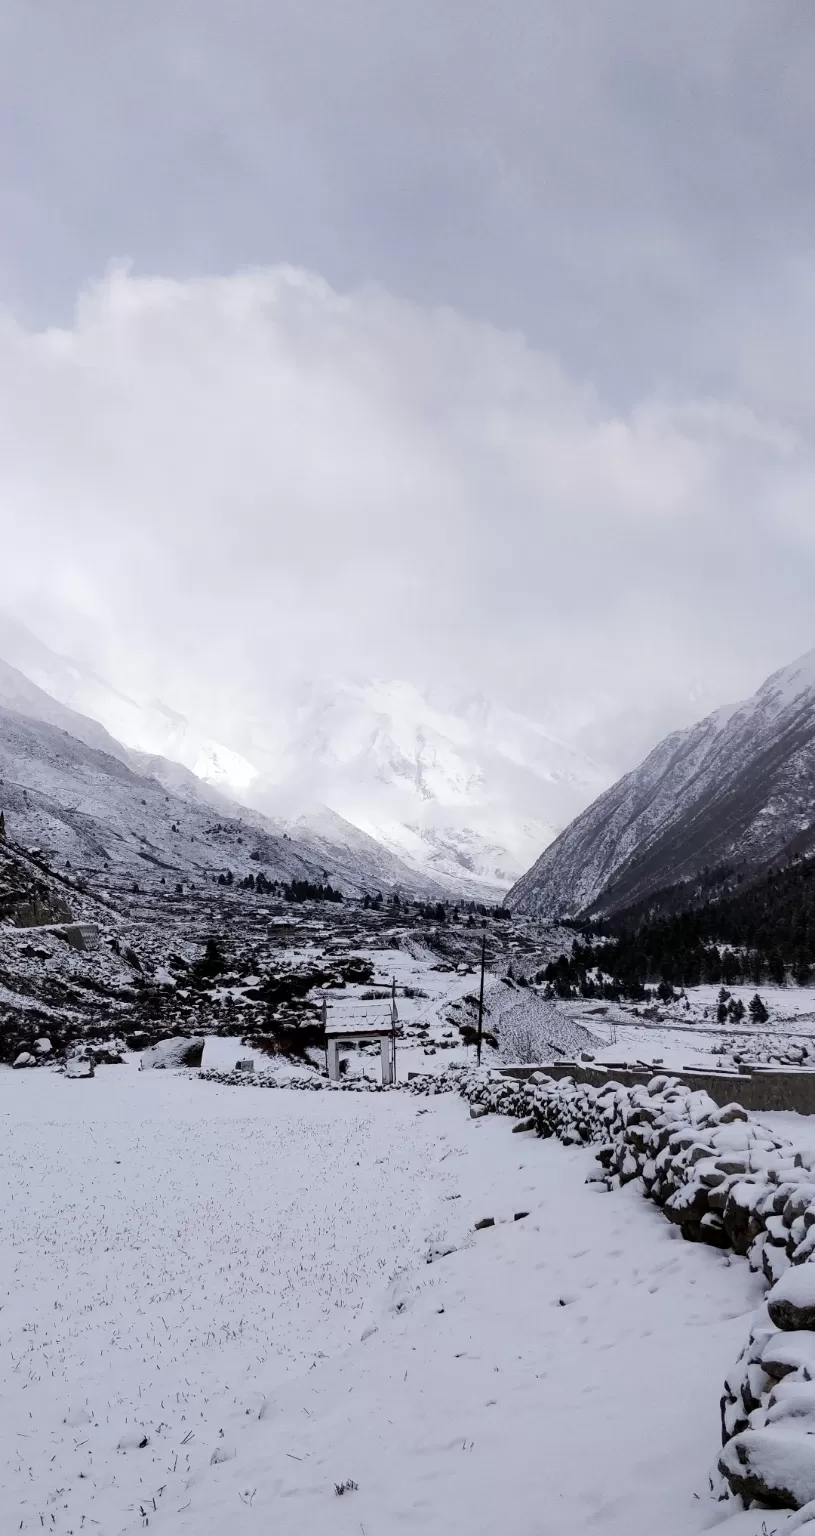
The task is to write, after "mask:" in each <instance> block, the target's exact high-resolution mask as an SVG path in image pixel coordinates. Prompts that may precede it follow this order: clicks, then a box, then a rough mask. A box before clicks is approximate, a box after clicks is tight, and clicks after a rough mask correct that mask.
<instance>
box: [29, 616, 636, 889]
mask: <svg viewBox="0 0 815 1536" xmlns="http://www.w3.org/2000/svg"><path fill="white" fill-rule="evenodd" d="M0 656H3V657H5V659H6V661H7V662H8V663H10V664H11V666H12V668H14V669H17V671H18V673H22V674H24V675H25V678H26V679H27V680H30V681H31V682H33V683H34V684H36V685H38V687H39V688H40V689H42V690H44V691H45V693H47V694H48V695H49V696H50V697H51V698H52V699H53V701H54V703H55V705H56V704H57V701H58V702H59V703H60V704H62V705H63V706H65V707H66V708H68V709H69V710H71V711H74V712H75V713H78V714H80V715H82V716H84V717H86V718H87V717H90V718H91V719H92V720H93V721H96V722H99V723H100V724H101V726H102V727H104V728H105V730H106V731H107V732H110V733H111V736H112V737H113V738H115V740H116V741H117V742H122V743H123V744H124V746H125V747H126V748H127V749H129V750H131V751H134V750H135V751H138V752H140V753H143V754H146V756H147V757H149V758H153V759H158V758H162V759H166V760H168V761H170V762H174V763H178V764H180V765H181V766H182V767H184V768H186V769H187V770H189V771H190V772H191V773H192V774H194V775H195V776H196V778H198V779H199V780H200V781H202V782H203V783H205V784H207V785H209V786H211V787H214V788H216V789H220V790H221V791H222V792H223V793H224V794H226V795H228V796H229V797H230V798H231V799H232V800H233V801H235V800H237V801H239V802H240V803H241V804H242V805H248V806H251V807H253V808H254V809H255V810H258V811H260V812H262V813H263V814H264V815H265V816H267V817H271V818H273V819H275V821H276V824H277V825H278V826H279V827H280V828H281V829H285V830H286V831H287V832H288V834H289V836H292V837H297V838H298V839H300V840H302V839H303V838H304V837H305V836H306V835H307V833H309V832H311V833H312V834H313V835H314V837H315V839H317V841H320V840H322V839H323V838H324V837H325V827H326V816H327V815H329V816H330V813H332V812H333V813H334V815H335V816H338V817H341V818H342V820H343V822H345V823H350V824H351V825H353V826H354V827H355V828H357V829H358V830H359V832H360V834H362V835H365V836H367V837H368V838H369V839H375V840H376V842H378V843H379V844H381V845H382V846H383V848H384V849H386V850H389V852H390V854H391V855H393V856H395V857H396V858H398V859H399V860H400V861H401V862H402V863H403V864H407V865H408V866H409V867H410V868H411V869H412V870H413V871H414V875H415V876H416V877H419V878H424V879H425V880H426V879H428V878H429V879H431V880H432V881H434V882H438V883H439V884H441V885H443V886H446V887H447V888H448V889H450V888H453V889H456V890H458V892H459V893H461V894H463V895H466V896H476V897H478V898H484V896H485V895H486V896H489V893H490V891H491V892H492V893H493V899H495V897H499V898H500V896H501V895H502V894H503V892H504V891H505V890H506V889H507V887H508V886H509V885H510V884H511V883H512V881H513V880H514V879H515V878H517V876H518V875H519V874H520V872H521V871H522V870H523V869H524V868H526V867H527V866H528V864H529V863H530V861H531V860H532V859H533V858H535V857H536V856H537V854H538V853H539V852H540V850H541V848H543V847H545V846H546V844H547V843H548V842H550V841H551V840H552V838H553V837H555V836H556V835H557V833H558V831H559V830H560V829H561V828H562V827H564V826H565V825H566V824H567V823H568V822H570V821H571V819H572V818H573V817H574V816H575V815H576V814H577V813H578V812H579V811H580V810H582V809H583V807H584V806H585V805H586V804H587V803H588V802H589V801H590V800H591V799H592V797H593V796H594V795H596V794H597V793H598V792H599V791H600V790H601V789H603V788H604V787H605V786H606V784H608V782H609V780H610V777H611V774H610V773H609V771H608V770H607V769H605V768H604V767H603V766H601V765H598V764H596V763H594V762H593V761H592V760H591V759H590V758H589V757H588V756H587V755H586V754H585V753H583V752H581V751H579V750H578V749H576V748H575V747H573V746H571V745H569V743H568V742H564V741H563V740H561V739H560V738H559V736H558V734H557V732H556V731H552V730H549V729H547V728H546V727H545V726H543V725H541V724H539V723H537V722H535V721H532V720H529V719H527V718H525V717H524V716H523V715H520V714H518V713H517V712H514V711H512V710H509V709H505V708H503V707H500V706H497V705H495V704H493V703H491V702H490V701H489V700H487V699H485V698H483V697H481V696H480V695H467V696H458V695H455V694H443V693H442V692H440V691H438V690H437V691H436V692H433V691H427V690H425V691H423V690H421V689H418V688H416V687H415V686H413V685H412V684H410V683H407V682H404V681H393V680H391V681H384V682H374V681H366V680H356V681H349V680H345V681H336V682H331V683H330V684H328V683H317V682H309V683H303V682H300V683H295V684H292V685H291V687H290V688H289V690H288V692H287V693H285V694H280V695H275V697H274V699H266V700H258V699H255V698H245V699H244V698H243V697H242V696H240V685H239V684H236V702H235V706H234V718H232V719H230V720H229V721H227V722H225V723H223V724H222V728H221V729H220V732H216V733H215V734H214V735H213V734H212V733H211V732H210V731H209V730H208V729H207V728H205V727H203V726H199V725H197V724H196V723H194V722H192V721H190V720H188V719H186V718H185V717H184V716H183V715H181V714H179V713H178V712H177V711H175V710H173V709H171V708H169V707H168V706H167V705H165V704H163V703H161V702H160V701H158V700H155V699H147V698H136V697H132V696H130V695H127V694H125V693H123V692H122V691H121V690H119V689H117V688H115V687H113V686H111V685H110V684H109V683H108V682H106V681H105V680H104V679H103V678H101V677H99V676H98V675H97V674H96V673H95V672H92V671H91V670H89V669H88V668H87V667H83V666H82V665H81V664H80V663H79V662H77V661H75V660H73V659H72V658H70V657H66V656H61V655H58V654H56V653H55V652H54V651H52V650H50V649H49V647H48V646H46V645H44V644H43V642H42V641H40V640H39V639H37V637H36V636H34V635H32V634H31V633H30V632H29V631H28V630H26V629H25V628H24V627H23V626H21V625H19V624H17V623H16V622H14V621H12V620H10V619H9V618H8V617H4V616H3V615H2V614H0ZM0 696H2V695H1V694H0ZM6 702H10V701H6ZM11 707H14V708H16V707H19V706H18V705H16V704H12V706H11ZM57 723H59V722H57ZM65 728H66V729H69V730H70V729H71V726H70V725H66V726H65ZM74 734H79V733H78V732H77V731H74ZM220 738H225V739H220ZM82 739H83V740H85V739H87V738H86V737H82ZM227 741H228V743H229V744H228V745H227ZM108 750H110V749H109V748H108ZM345 836H346V839H347V837H348V836H349V834H348V833H347V830H346V833H345ZM332 840H333V839H332ZM368 852H369V853H370V852H371V849H370V847H368ZM391 883H392V882H391Z"/></svg>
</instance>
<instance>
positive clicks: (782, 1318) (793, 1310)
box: [767, 1264, 815, 1333]
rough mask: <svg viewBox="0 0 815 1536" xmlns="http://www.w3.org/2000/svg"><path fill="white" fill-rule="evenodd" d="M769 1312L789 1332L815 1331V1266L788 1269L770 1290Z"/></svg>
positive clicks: (801, 1265) (799, 1266) (777, 1324)
mask: <svg viewBox="0 0 815 1536" xmlns="http://www.w3.org/2000/svg"><path fill="white" fill-rule="evenodd" d="M767 1311H768V1312H769V1314H770V1317H771V1319H772V1321H773V1322H774V1323H775V1326H776V1328H782V1329H783V1330H784V1331H785V1332H786V1333H789V1332H792V1331H797V1330H798V1329H804V1328H805V1329H811V1328H815V1264H796V1265H793V1266H792V1267H791V1268H790V1269H788V1270H787V1271H786V1272H785V1273H784V1274H783V1275H782V1276H781V1279H780V1280H778V1281H777V1282H776V1284H775V1285H774V1286H773V1288H772V1290H771V1291H770V1293H769V1295H768V1297H767Z"/></svg>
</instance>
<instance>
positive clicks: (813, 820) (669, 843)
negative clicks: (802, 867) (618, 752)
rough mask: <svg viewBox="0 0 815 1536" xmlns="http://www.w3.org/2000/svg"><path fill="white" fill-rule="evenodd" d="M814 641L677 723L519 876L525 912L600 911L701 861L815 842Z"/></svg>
mask: <svg viewBox="0 0 815 1536" xmlns="http://www.w3.org/2000/svg"><path fill="white" fill-rule="evenodd" d="M813 743H815V650H814V651H809V652H807V653H806V654H805V655H803V656H801V657H799V658H798V659H797V660H796V661H794V662H792V663H790V664H789V665H788V666H786V667H781V668H779V669H778V670H777V671H776V672H774V673H772V674H771V676H770V677H768V678H767V679H766V680H765V682H764V683H762V684H761V687H760V688H759V689H758V690H757V691H756V693H755V694H754V695H752V697H751V698H749V699H746V700H743V701H742V702H741V703H739V704H735V705H726V706H724V707H723V708H721V709H718V710H715V711H714V712H713V713H712V714H711V715H708V716H707V717H706V718H705V719H704V720H701V721H699V722H698V724H696V725H695V726H691V727H689V728H687V729H685V730H682V731H676V732H673V733H672V734H671V735H669V736H667V737H666V738H665V739H664V740H663V741H661V742H660V743H658V745H657V746H656V747H655V748H654V749H653V751H652V752H651V753H649V754H648V756H647V757H646V758H645V760H644V762H642V763H641V764H640V765H639V767H638V768H635V769H634V770H632V772H630V773H628V774H625V775H624V776H623V777H622V778H621V779H619V780H618V782H617V783H616V784H614V785H612V786H611V788H610V789H608V790H606V791H605V792H604V793H603V794H602V795H600V796H599V797H598V799H597V800H596V801H594V802H593V804H592V805H591V806H589V807H588V808H587V809H586V810H585V811H584V812H582V814H581V815H579V816H578V817H576V819H575V821H574V822H572V823H571V825H570V826H569V827H568V828H566V830H565V831H564V832H563V833H562V834H561V835H560V837H558V838H557V839H556V840H555V841H554V842H553V843H552V844H551V845H550V846H549V848H547V849H546V850H545V851H544V852H543V854H542V855H541V856H540V858H539V859H538V860H537V861H536V862H535V864H534V865H533V866H532V867H531V868H530V869H529V870H528V871H527V872H526V874H525V875H523V876H522V877H521V879H520V880H519V881H518V882H516V884H515V885H514V886H513V888H512V890H511V891H510V892H509V894H508V896H507V898H506V900H507V903H508V904H509V905H511V906H512V907H513V909H514V910H517V911H519V912H521V913H525V914H526V915H536V916H542V917H543V916H562V915H565V914H570V915H577V914H587V915H598V916H603V915H607V914H610V913H614V912H618V911H620V910H622V909H623V908H625V907H627V906H633V905H635V904H637V903H640V904H642V903H643V902H647V900H648V897H649V895H650V894H653V893H656V892H657V891H658V890H660V889H663V888H667V887H670V886H673V885H679V884H680V883H681V882H682V881H683V880H689V879H693V878H694V877H696V876H697V875H699V874H700V873H701V871H702V870H704V868H705V866H713V865H719V864H728V863H730V864H733V865H734V866H735V867H741V868H742V869H744V870H745V871H747V872H750V871H753V870H758V869H760V868H762V867H764V866H767V865H769V864H770V863H772V861H773V860H775V859H778V858H780V857H785V856H787V855H788V854H792V853H795V852H799V853H803V852H806V851H807V849H808V848H810V847H811V846H815V755H813V752H812V747H813Z"/></svg>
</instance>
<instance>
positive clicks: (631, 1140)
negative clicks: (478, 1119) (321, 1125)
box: [409, 1071, 815, 1524]
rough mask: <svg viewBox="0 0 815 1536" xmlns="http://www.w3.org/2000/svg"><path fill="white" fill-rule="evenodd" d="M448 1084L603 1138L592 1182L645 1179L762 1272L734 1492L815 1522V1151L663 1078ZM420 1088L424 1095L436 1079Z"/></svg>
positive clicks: (737, 1400) (740, 1411)
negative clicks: (762, 1292)
mask: <svg viewBox="0 0 815 1536" xmlns="http://www.w3.org/2000/svg"><path fill="white" fill-rule="evenodd" d="M447 1075H449V1077H450V1086H452V1085H453V1084H454V1083H455V1084H457V1086H458V1088H459V1091H460V1092H461V1093H462V1094H463V1096H464V1097H465V1099H467V1100H468V1101H469V1104H470V1113H471V1114H476V1115H478V1114H485V1113H489V1112H490V1111H494V1112H496V1113H499V1114H507V1115H512V1116H515V1117H516V1118H518V1119H519V1121H520V1124H521V1125H522V1126H523V1127H524V1128H525V1129H535V1130H537V1132H538V1134H539V1135H541V1136H557V1137H559V1139H560V1140H561V1141H563V1142H566V1143H573V1144H580V1143H584V1144H585V1143H592V1142H595V1143H600V1145H599V1149H598V1154H597V1156H598V1162H599V1169H598V1171H597V1173H596V1174H595V1175H594V1178H596V1179H597V1180H600V1181H602V1182H604V1183H605V1184H606V1186H607V1187H608V1188H609V1189H614V1188H617V1187H619V1186H620V1185H621V1184H625V1183H628V1182H629V1181H631V1180H635V1179H637V1180H639V1181H640V1184H641V1188H642V1190H643V1193H644V1194H645V1195H647V1196H648V1197H649V1198H650V1199H652V1200H654V1201H655V1202H656V1203H657V1204H658V1205H660V1206H661V1207H662V1210H663V1211H664V1214H665V1215H666V1217H667V1218H668V1220H669V1221H672V1222H674V1223H675V1224H676V1226H677V1227H678V1228H679V1230H680V1231H681V1233H682V1235H683V1237H685V1238H687V1239H688V1240H689V1241H691V1242H704V1243H709V1244H712V1245H713V1246H715V1247H717V1248H726V1249H731V1250H732V1251H734V1252H735V1253H739V1254H744V1255H745V1256H746V1257H747V1259H748V1262H749V1264H750V1266H751V1268H752V1269H753V1270H755V1271H757V1272H760V1273H762V1274H763V1275H764V1277H765V1279H766V1281H767V1283H768V1286H769V1290H768V1293H767V1297H766V1300H765V1303H764V1305H763V1306H762V1308H761V1310H760V1312H759V1315H758V1317H757V1319H756V1320H755V1322H754V1324H753V1327H752V1329H751V1333H750V1337H749V1339H748V1341H747V1344H746V1345H745V1348H744V1350H743V1352H742V1355H741V1357H740V1359H739V1361H738V1363H737V1365H736V1367H735V1369H734V1370H733V1371H732V1372H731V1374H730V1375H729V1376H728V1378H727V1380H726V1382H725V1384H724V1392H723V1396H722V1401H721V1410H722V1446H723V1449H722V1452H721V1456H720V1458H719V1463H718V1467H719V1473H720V1474H721V1478H722V1491H723V1494H726V1495H727V1496H728V1497H730V1498H734V1499H735V1500H736V1501H743V1502H744V1503H750V1502H751V1501H758V1502H759V1503H760V1504H764V1505H767V1506H770V1507H780V1508H788V1509H799V1510H802V1512H803V1513H802V1516H801V1517H800V1518H801V1519H805V1518H806V1517H808V1516H809V1515H810V1514H811V1516H812V1518H813V1520H815V1152H813V1153H812V1155H811V1156H810V1154H803V1153H801V1152H797V1151H795V1149H794V1148H793V1147H792V1146H791V1145H790V1144H789V1143H788V1142H787V1141H785V1140H784V1139H783V1138H781V1137H776V1136H774V1135H773V1134H772V1133H771V1132H770V1131H769V1130H767V1129H766V1127H764V1126H761V1125H760V1124H757V1123H756V1122H755V1121H754V1120H752V1119H751V1117H750V1114H749V1113H748V1111H747V1110H746V1109H745V1108H744V1106H743V1105H741V1104H736V1103H730V1104H725V1105H722V1104H720V1103H718V1102H716V1101H714V1099H713V1097H712V1095H711V1094H709V1093H708V1092H707V1091H705V1090H704V1089H693V1088H691V1086H690V1085H689V1083H687V1082H680V1081H679V1079H678V1078H676V1077H669V1076H667V1075H664V1074H662V1075H659V1076H656V1077H651V1078H650V1080H649V1081H648V1082H647V1083H641V1082H639V1083H634V1084H625V1083H622V1082H619V1081H605V1082H604V1083H603V1084H602V1085H601V1086H595V1085H593V1084H591V1083H587V1082H577V1081H575V1079H574V1077H572V1076H564V1077H562V1078H560V1080H559V1081H558V1080H555V1079H554V1077H553V1076H547V1075H546V1074H544V1073H543V1072H541V1071H537V1072H533V1073H531V1075H530V1076H528V1077H526V1078H525V1080H521V1079H519V1078H518V1077H517V1076H514V1077H513V1076H509V1075H506V1074H504V1073H502V1072H488V1073H483V1072H482V1073H476V1072H470V1073H467V1072H464V1073H458V1074H455V1073H450V1074H447ZM447 1075H446V1076H447ZM425 1085H426V1086H425ZM445 1086H447V1084H446V1083H445ZM409 1087H410V1088H411V1089H412V1091H414V1092H421V1091H423V1089H424V1090H425V1091H426V1089H427V1087H429V1080H428V1079H421V1080H414V1082H411V1083H410V1084H409ZM433 1091H435V1092H439V1091H442V1089H441V1084H440V1083H439V1081H438V1079H437V1080H436V1082H435V1084H434V1088H433ZM811 1501H812V1509H811V1510H810V1509H809V1507H808V1506H809V1505H810V1502H811ZM798 1519H799V1517H796V1524H797V1523H798Z"/></svg>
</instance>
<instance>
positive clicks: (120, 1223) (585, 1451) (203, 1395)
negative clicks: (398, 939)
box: [0, 1068, 761, 1536]
mask: <svg viewBox="0 0 815 1536" xmlns="http://www.w3.org/2000/svg"><path fill="white" fill-rule="evenodd" d="M0 1138H2V1157H3V1164H4V1168H5V1170H6V1177H5V1179H4V1184H3V1195H2V1200H3V1237H4V1241H3V1245H2V1255H3V1257H2V1265H3V1292H4V1300H5V1304H4V1306H3V1309H2V1312H0V1333H2V1352H3V1357H4V1359H5V1360H6V1361H7V1362H8V1369H7V1370H6V1372H5V1379H4V1386H3V1392H2V1429H3V1433H2V1443H3V1455H4V1460H5V1467H4V1473H3V1483H4V1489H5V1498H4V1516H3V1519H4V1525H3V1530H4V1531H5V1530H8V1531H9V1532H11V1531H12V1530H22V1531H24V1532H28V1531H31V1532H34V1531H40V1530H42V1529H43V1528H45V1529H49V1530H53V1531H54V1532H57V1533H61V1536H68V1533H71V1536H73V1533H75V1532H79V1531H80V1530H85V1531H86V1530H89V1529H90V1530H99V1531H101V1532H104V1533H105V1536H125V1533H130V1532H135V1531H138V1530H143V1529H146V1528H149V1529H150V1530H155V1531H157V1532H162V1531H165V1532H167V1533H168V1536H171V1533H172V1536H175V1533H181V1532H194V1533H196V1536H222V1533H223V1532H224V1531H225V1530H226V1529H237V1530H243V1531H246V1532H247V1533H255V1532H258V1533H260V1532H266V1531H268V1530H270V1529H271V1530H277V1531H280V1532H281V1533H285V1536H306V1533H307V1532H308V1533H312V1532H318V1533H320V1536H322V1533H323V1532H332V1531H336V1532H338V1533H354V1536H356V1533H358V1532H360V1531H363V1532H364V1533H365V1536H391V1533H395V1532H397V1531H400V1530H413V1529H415V1530H417V1531H418V1530H421V1531H422V1532H427V1533H429V1536H436V1533H438V1536H451V1533H454V1532H459V1531H461V1532H465V1531H466V1532H472V1533H476V1536H478V1533H483V1536H488V1533H489V1536H492V1533H494V1532H495V1531H496V1530H499V1529H512V1530H521V1531H529V1532H532V1531H535V1530H543V1531H549V1530H551V1531H553V1532H554V1531H558V1532H569V1533H572V1532H574V1533H577V1532H585V1531H587V1530H594V1529H599V1530H603V1531H607V1532H609V1533H620V1536H623V1533H625V1536H653V1533H654V1532H655V1531H659V1532H660V1533H662V1536H673V1533H676V1536H690V1533H692V1532H696V1531H700V1530H702V1529H704V1528H706V1527H707V1526H708V1525H709V1524H710V1522H711V1519H713V1518H715V1514H716V1506H715V1505H711V1503H710V1500H709V1495H708V1474H709V1472H710V1471H711V1466H712V1463H713V1460H714V1458H715V1446H716V1440H717V1422H716V1421H717V1412H718V1409H717V1404H718V1393H719V1388H720V1383H721V1379H722V1376H723V1374H724V1371H725V1369H726V1368H727V1366H728V1365H729V1363H730V1361H731V1360H732V1358H733V1357H734V1356H735V1354H736V1353H737V1350H738V1348H739V1347H740V1344H741V1342H742V1339H743V1336H744V1333H745V1330H746V1314H749V1312H750V1311H751V1309H752V1308H753V1307H754V1306H755V1304H756V1301H757V1289H758V1286H757V1281H756V1279H755V1277H754V1276H751V1275H750V1274H749V1272H748V1270H747V1265H746V1263H745V1262H744V1261H743V1260H735V1261H733V1260H730V1259H729V1258H728V1257H727V1256H725V1255H722V1254H720V1253H717V1252H714V1251H711V1250H709V1249H705V1248H700V1247H698V1246H693V1245H689V1244H684V1243H682V1242H681V1240H679V1237H678V1233H677V1232H676V1230H675V1229H672V1228H671V1227H670V1226H669V1225H668V1224H667V1223H666V1222H665V1221H664V1219H663V1218H662V1217H661V1216H660V1215H659V1213H657V1212H656V1211H655V1210H653V1209H651V1208H649V1207H648V1206H647V1205H646V1204H645V1203H644V1202H643V1201H642V1200H641V1198H639V1196H638V1195H637V1194H636V1192H635V1191H634V1189H632V1188H627V1189H625V1190H622V1191H619V1192H618V1193H617V1194H614V1195H611V1196H609V1195H607V1194H605V1193H600V1192H599V1191H598V1190H597V1188H596V1187H592V1186H587V1185H586V1184H585V1183H584V1180H585V1177H586V1174H587V1172H588V1171H589V1169H590V1166H591V1164H592V1162H593V1159H592V1154H591V1152H590V1151H587V1150H583V1149H575V1148H572V1149H568V1148H564V1147H562V1146H560V1145H559V1144H557V1143H551V1142H549V1143H542V1142H539V1141H538V1140H537V1139H536V1138H534V1137H529V1136H526V1137H517V1136H513V1135H512V1134H511V1131H510V1127H509V1125H508V1123H507V1122H506V1121H505V1120H498V1119H487V1120H478V1121H473V1120H471V1119H470V1118H469V1117H468V1115H467V1110H466V1106H465V1105H464V1104H463V1103H462V1101H461V1100H460V1099H459V1098H458V1096H457V1095H447V1096H443V1097H437V1098H435V1099H433V1098H431V1099H425V1098H415V1097H411V1096H408V1095H403V1094H398V1093H397V1094H387V1095H382V1096H378V1095H362V1096H360V1095H356V1094H355V1095H343V1094H326V1093H322V1094H317V1095H311V1094H310V1095H307V1096H303V1095H300V1094H295V1093H293V1092H291V1091H289V1092H286V1091H279V1092H277V1093H274V1094H268V1093H263V1092H261V1091H260V1090H258V1089H251V1088H244V1089H240V1090H232V1089H229V1088H223V1087H219V1086H218V1085H214V1084H211V1083H202V1082H199V1081H196V1078H195V1075H193V1074H189V1073H156V1072H148V1073H136V1072H133V1071H131V1070H129V1069H127V1068H108V1069H100V1071H99V1072H98V1074H97V1077H96V1079H94V1080H93V1081H90V1082H72V1081H69V1080H66V1079H65V1078H62V1077H59V1076H57V1075H55V1074H53V1073H51V1072H47V1071H40V1072H37V1073H30V1074H14V1075H12V1074H11V1073H10V1072H8V1071H6V1072H2V1073H0ZM519 1211H525V1212H527V1213H528V1214H527V1215H525V1216H524V1217H523V1218H522V1219H520V1220H517V1221H516V1220H514V1217H515V1214H516V1213H517V1212H519ZM485 1216H494V1217H495V1218H496V1223H497V1224H496V1226H495V1227H493V1228H488V1229H487V1230H484V1231H474V1226H475V1222H476V1221H477V1220H479V1219H480V1218H483V1217H485ZM445 1249H454V1250H455V1251H451V1252H448V1253H447V1254H446V1256H445V1257H441V1256H439V1257H436V1258H435V1261H434V1262H432V1263H428V1262H427V1256H428V1253H429V1252H434V1251H435V1253H436V1254H441V1253H442V1252H443V1251H444V1250H445ZM656 1403H658V1404H659V1411H658V1413H655V1411H654V1409H655V1404H656ZM142 1441H145V1442H146V1443H144V1444H142ZM348 1480H350V1481H351V1482H352V1483H354V1484H356V1485H357V1486H356V1487H355V1488H349V1489H348V1491H347V1492H346V1493H345V1494H343V1495H342V1496H338V1494H337V1493H336V1491H335V1487H336V1485H340V1486H342V1484H344V1483H347V1482H348ZM744 1529H746V1527H745V1528H744ZM753 1529H755V1531H756V1532H758V1531H760V1530H761V1526H760V1524H758V1523H757V1524H755V1526H754V1527H753Z"/></svg>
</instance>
